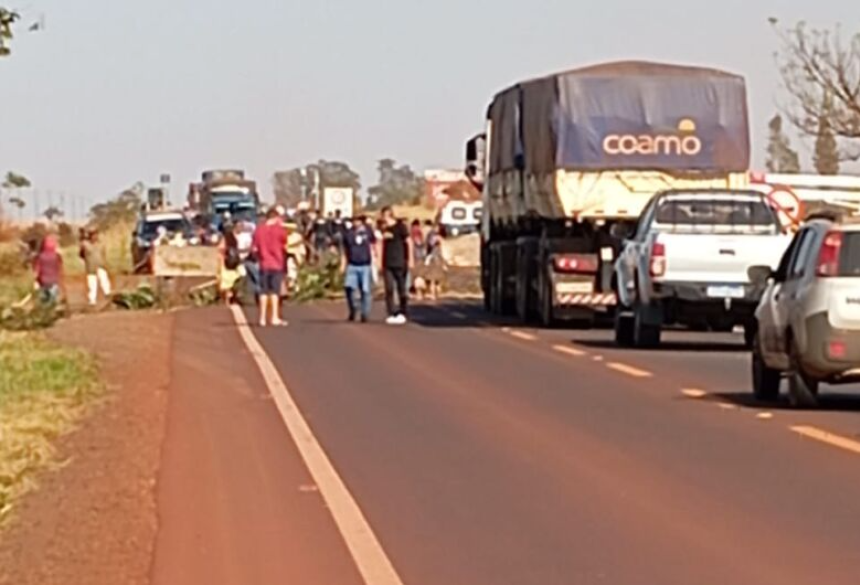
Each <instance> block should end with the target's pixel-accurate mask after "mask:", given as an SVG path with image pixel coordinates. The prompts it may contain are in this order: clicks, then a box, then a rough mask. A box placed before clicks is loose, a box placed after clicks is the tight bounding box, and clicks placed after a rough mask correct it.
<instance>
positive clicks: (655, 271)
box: [650, 242, 666, 278]
mask: <svg viewBox="0 0 860 585" xmlns="http://www.w3.org/2000/svg"><path fill="white" fill-rule="evenodd" d="M650 272H651V276H652V277H657V278H659V277H661V276H664V275H665V274H666V244H664V243H663V242H654V245H653V246H652V247H651V271H650Z"/></svg>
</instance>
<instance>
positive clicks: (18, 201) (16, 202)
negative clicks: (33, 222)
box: [9, 195, 27, 221]
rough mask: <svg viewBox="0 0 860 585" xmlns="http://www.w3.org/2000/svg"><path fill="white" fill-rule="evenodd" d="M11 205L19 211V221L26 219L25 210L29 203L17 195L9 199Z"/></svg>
mask: <svg viewBox="0 0 860 585" xmlns="http://www.w3.org/2000/svg"><path fill="white" fill-rule="evenodd" d="M9 203H10V204H11V205H12V206H13V207H15V208H16V209H17V210H18V221H21V220H22V219H23V218H24V208H25V207H27V202H26V201H24V200H23V199H22V198H21V197H18V196H17V195H15V196H12V197H10V198H9Z"/></svg>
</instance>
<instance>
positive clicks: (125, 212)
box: [90, 183, 146, 230]
mask: <svg viewBox="0 0 860 585" xmlns="http://www.w3.org/2000/svg"><path fill="white" fill-rule="evenodd" d="M145 190H146V187H145V186H144V184H143V183H136V184H135V185H134V186H132V187H129V188H128V189H126V190H125V191H123V192H122V193H120V194H119V195H117V196H116V197H115V198H113V199H111V200H110V201H108V202H106V203H99V204H98V205H95V206H93V208H92V209H90V221H91V222H92V223H93V225H95V227H96V228H98V229H99V230H105V229H108V228H110V227H111V226H114V225H119V224H124V223H132V222H133V221H134V220H135V218H136V217H137V215H138V214H139V213H140V208H141V206H142V205H143V194H144V191H145Z"/></svg>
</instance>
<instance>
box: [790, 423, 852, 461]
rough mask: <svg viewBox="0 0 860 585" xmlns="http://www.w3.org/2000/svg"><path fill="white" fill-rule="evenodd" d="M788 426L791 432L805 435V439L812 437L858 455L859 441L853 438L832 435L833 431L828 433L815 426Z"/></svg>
mask: <svg viewBox="0 0 860 585" xmlns="http://www.w3.org/2000/svg"><path fill="white" fill-rule="evenodd" d="M789 428H790V429H791V431H792V432H794V433H797V434H798V435H801V436H803V437H806V438H807V439H813V440H815V441H819V442H821V443H825V444H827V445H830V446H831V447H837V448H839V449H842V450H844V451H849V452H851V453H854V454H855V455H860V442H857V441H855V440H853V439H849V438H847V437H842V436H840V435H834V434H833V433H828V432H827V431H823V430H821V429H818V428H815V427H808V426H796V427H789Z"/></svg>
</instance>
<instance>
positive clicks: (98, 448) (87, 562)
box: [0, 313, 173, 585]
mask: <svg viewBox="0 0 860 585" xmlns="http://www.w3.org/2000/svg"><path fill="white" fill-rule="evenodd" d="M172 330H173V316H171V315H156V314H145V313H137V314H131V313H111V314H106V315H102V316H91V317H85V318H78V319H72V320H70V321H65V322H63V323H61V324H60V325H59V326H58V327H57V328H56V329H55V330H53V331H52V332H51V336H52V337H54V338H55V339H57V340H58V341H61V342H63V343H69V344H72V345H75V346H78V347H80V348H82V349H84V350H87V351H89V352H92V353H94V354H95V355H96V356H97V357H98V360H99V363H100V367H101V372H102V374H103V376H104V379H105V382H106V383H107V384H108V388H109V391H108V393H107V398H106V401H105V403H104V404H102V405H100V406H99V407H98V408H96V409H95V411H94V412H93V414H92V415H91V416H90V417H89V418H87V420H85V421H84V422H83V423H82V425H81V427H80V429H79V430H77V431H76V432H74V433H72V434H71V435H68V436H67V437H65V438H62V439H60V441H61V444H60V445H59V455H60V460H61V461H64V462H66V464H65V465H63V466H62V467H61V468H59V469H58V470H56V471H53V472H47V473H45V474H43V476H42V477H41V478H39V488H38V490H36V491H34V492H32V493H31V494H29V495H28V496H26V497H25V498H24V499H23V501H22V502H21V503H20V505H19V506H17V508H16V512H15V516H14V518H13V520H12V523H11V525H10V526H9V527H8V529H7V530H6V531H4V532H3V533H0V584H2V585H7V584H8V585H11V584H15V585H29V584H33V585H36V584H38V585H60V584H62V585H75V584H81V585H116V584H119V583H122V584H128V585H134V584H138V583H141V584H145V583H147V582H148V580H149V572H150V566H151V563H152V556H153V550H154V543H155V538H156V531H157V515H156V514H157V509H156V496H155V490H156V483H157V478H158V471H159V465H160V459H161V446H162V442H163V439H164V433H165V422H166V415H167V388H168V385H169V382H170V372H169V368H170V350H171V337H172Z"/></svg>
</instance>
